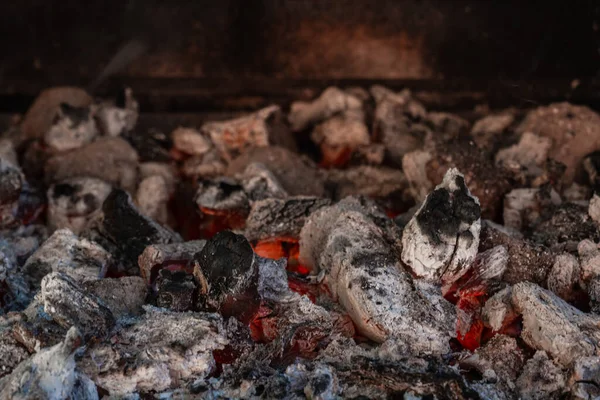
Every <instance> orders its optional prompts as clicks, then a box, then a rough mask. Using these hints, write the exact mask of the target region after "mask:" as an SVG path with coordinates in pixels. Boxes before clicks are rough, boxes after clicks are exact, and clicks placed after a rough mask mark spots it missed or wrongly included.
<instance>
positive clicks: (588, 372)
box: [569, 356, 600, 399]
mask: <svg viewBox="0 0 600 400" xmlns="http://www.w3.org/2000/svg"><path fill="white" fill-rule="evenodd" d="M569 386H570V387H571V396H572V398H574V399H595V398H598V397H600V357H597V356H595V357H583V358H580V359H578V360H577V361H575V364H574V365H573V368H572V370H571V375H570V377H569Z"/></svg>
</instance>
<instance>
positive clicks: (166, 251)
mask: <svg viewBox="0 0 600 400" xmlns="http://www.w3.org/2000/svg"><path fill="white" fill-rule="evenodd" d="M205 244H206V240H192V241H189V242H184V243H171V244H153V245H151V246H148V247H146V249H145V250H144V252H143V253H142V254H141V255H140V257H139V258H138V264H139V266H140V272H141V275H142V278H144V279H145V281H146V283H148V284H150V283H152V282H153V281H154V278H155V277H156V275H157V273H158V272H157V271H156V270H157V269H159V268H160V267H161V266H163V265H166V264H169V263H183V264H188V263H189V262H190V261H191V260H192V258H194V255H195V254H196V253H199V252H200V251H201V250H202V249H203V248H204V245H205Z"/></svg>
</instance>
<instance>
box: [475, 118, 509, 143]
mask: <svg viewBox="0 0 600 400" xmlns="http://www.w3.org/2000/svg"><path fill="white" fill-rule="evenodd" d="M514 120H515V116H514V115H513V114H512V113H500V114H494V115H487V116H485V117H483V118H481V119H480V120H478V121H476V122H475V123H474V124H473V128H471V136H472V137H473V140H474V141H475V143H477V146H479V147H492V145H493V143H494V141H495V140H496V139H497V138H499V137H500V135H502V133H504V132H506V130H507V129H508V128H509V127H510V126H511V125H512V123H513V122H514Z"/></svg>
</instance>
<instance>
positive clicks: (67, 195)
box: [47, 178, 112, 234]
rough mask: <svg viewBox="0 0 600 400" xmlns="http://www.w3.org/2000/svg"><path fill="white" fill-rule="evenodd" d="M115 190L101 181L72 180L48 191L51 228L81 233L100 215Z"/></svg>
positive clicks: (49, 224)
mask: <svg viewBox="0 0 600 400" xmlns="http://www.w3.org/2000/svg"><path fill="white" fill-rule="evenodd" d="M111 190H112V187H111V186H110V185H109V184H108V183H106V182H104V181H101V180H100V179H95V178H71V179H67V180H66V181H63V182H60V183H56V184H54V185H52V186H50V189H48V196H47V197H48V216H47V218H48V227H49V228H50V230H51V231H54V230H57V229H62V228H68V229H70V230H71V231H72V232H73V233H75V234H79V233H81V232H82V231H83V230H84V228H85V227H86V226H87V224H88V222H89V221H90V220H91V219H93V218H94V217H95V216H97V215H98V214H99V213H100V207H101V206H102V203H104V200H105V199H106V197H107V196H108V194H109V193H110V191H111Z"/></svg>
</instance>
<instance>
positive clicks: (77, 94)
mask: <svg viewBox="0 0 600 400" xmlns="http://www.w3.org/2000/svg"><path fill="white" fill-rule="evenodd" d="M63 103H64V104H68V105H69V106H71V107H88V106H89V105H90V104H92V98H91V97H90V95H89V94H87V93H86V92H85V91H84V90H83V89H79V88H74V87H56V88H52V89H46V90H44V91H43V92H41V93H40V94H39V96H38V97H37V98H36V99H35V101H34V102H33V104H32V105H31V107H29V110H28V111H27V113H26V114H25V117H24V118H23V122H22V123H21V131H22V132H23V135H24V136H25V137H26V138H28V139H39V138H41V137H42V136H43V135H44V134H45V133H46V132H48V129H50V127H51V126H52V122H53V121H54V117H55V116H56V114H57V112H58V110H59V108H60V105H61V104H63Z"/></svg>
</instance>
